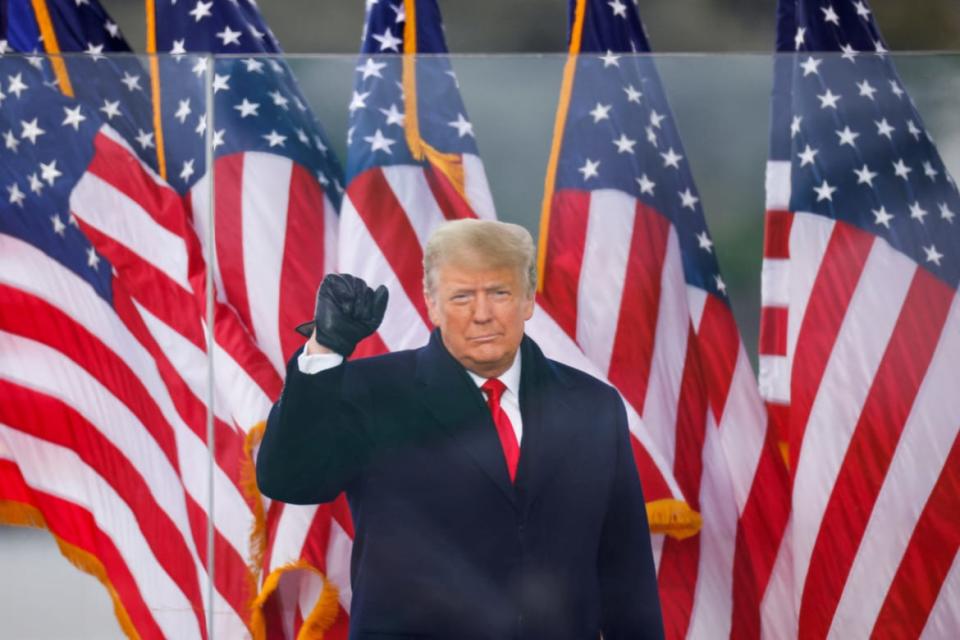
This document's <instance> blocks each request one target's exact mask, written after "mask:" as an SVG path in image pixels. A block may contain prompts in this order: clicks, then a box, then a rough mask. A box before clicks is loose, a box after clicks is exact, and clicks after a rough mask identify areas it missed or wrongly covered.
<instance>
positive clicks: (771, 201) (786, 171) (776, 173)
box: [766, 160, 790, 211]
mask: <svg viewBox="0 0 960 640" xmlns="http://www.w3.org/2000/svg"><path fill="white" fill-rule="evenodd" d="M766 187H767V188H766V194H767V199H766V205H767V211H778V210H779V211H786V210H787V209H789V208H790V161H789V160H768V161H767V175H766Z"/></svg>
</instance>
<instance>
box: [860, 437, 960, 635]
mask: <svg viewBox="0 0 960 640" xmlns="http://www.w3.org/2000/svg"><path fill="white" fill-rule="evenodd" d="M939 426H945V425H938V427H939ZM958 513H960V433H958V434H957V437H956V438H954V440H953V446H952V447H950V453H949V454H948V455H947V459H946V462H945V463H944V465H943V470H942V471H941V472H940V477H939V478H938V479H937V483H936V484H935V485H934V486H933V491H931V492H930V497H929V498H928V499H927V504H926V505H925V506H924V508H923V511H922V512H921V514H920V519H919V520H918V521H917V526H916V527H915V528H914V530H913V534H912V535H911V536H910V542H909V544H908V545H907V550H906V551H905V552H904V554H903V558H902V559H901V560H900V566H899V567H898V568H897V573H896V575H894V577H893V582H892V583H891V584H890V589H889V590H888V591H887V596H886V599H885V600H884V602H883V607H882V608H881V609H880V614H879V615H878V616H877V620H876V624H874V627H873V632H872V633H871V634H870V635H871V637H875V638H919V637H920V634H921V632H922V631H923V628H924V625H925V624H926V622H927V618H928V617H929V616H930V611H931V610H932V609H933V605H934V603H936V601H937V598H938V597H949V596H948V595H946V594H944V595H943V596H941V593H940V591H941V587H942V586H943V581H944V580H945V579H946V577H947V573H948V572H949V571H950V567H951V565H952V564H953V561H954V558H955V556H956V555H957V549H958V547H960V527H958V526H957V514H958Z"/></svg>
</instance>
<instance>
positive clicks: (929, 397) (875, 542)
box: [830, 296, 960, 638]
mask: <svg viewBox="0 0 960 640" xmlns="http://www.w3.org/2000/svg"><path fill="white" fill-rule="evenodd" d="M957 362H960V297H957V296H954V298H953V303H952V304H951V307H950V312H949V314H948V315H947V320H946V322H945V323H944V326H943V331H942V332H941V334H940V340H939V344H938V345H937V349H936V351H934V352H933V359H932V360H931V362H930V366H929V367H928V368H927V372H926V375H925V376H924V380H923V383H922V384H921V385H920V388H919V389H918V391H917V396H916V399H915V400H914V403H913V407H912V408H911V410H910V416H909V417H908V418H907V422H906V424H905V425H904V428H903V433H902V434H901V436H900V441H899V442H898V443H897V449H896V451H895V452H894V455H893V458H892V460H891V461H890V467H889V469H887V473H886V475H885V476H884V480H883V486H882V487H881V489H880V493H879V494H878V495H877V501H876V503H875V504H874V507H873V511H872V512H871V514H870V520H869V521H868V523H867V528H866V530H865V531H864V534H863V541H862V542H861V544H860V548H859V549H858V550H857V555H856V557H855V558H854V561H853V565H852V566H851V568H850V575H849V576H848V578H847V582H846V584H845V585H844V591H843V595H842V596H841V598H840V602H839V604H838V606H837V611H836V613H835V614H834V617H833V622H832V625H831V627H830V635H831V636H833V637H836V638H851V637H856V636H860V637H867V636H869V635H870V632H871V631H872V630H873V624H874V621H875V620H876V618H877V616H878V615H879V613H880V608H881V607H882V606H883V602H884V598H885V597H886V595H887V590H888V588H889V587H890V583H891V581H892V580H893V577H894V575H895V574H896V571H897V567H898V566H899V564H900V559H901V558H902V557H903V552H904V551H905V550H906V548H907V543H908V542H909V541H910V536H911V534H912V533H913V530H914V527H915V526H916V524H917V520H918V519H919V517H920V512H921V511H922V510H923V507H924V505H925V504H926V503H927V498H928V497H929V496H930V492H931V490H932V489H933V487H934V484H935V483H936V482H937V480H938V478H939V477H940V473H941V471H942V470H943V466H944V463H945V462H946V459H947V454H948V453H949V452H950V449H951V447H952V445H953V441H954V439H955V438H956V435H957V428H958V426H960V394H958V393H956V370H957Z"/></svg>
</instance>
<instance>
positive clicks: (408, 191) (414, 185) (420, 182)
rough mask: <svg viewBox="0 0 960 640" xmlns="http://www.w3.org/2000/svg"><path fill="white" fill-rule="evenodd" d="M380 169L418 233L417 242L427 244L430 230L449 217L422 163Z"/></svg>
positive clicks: (421, 244)
mask: <svg viewBox="0 0 960 640" xmlns="http://www.w3.org/2000/svg"><path fill="white" fill-rule="evenodd" d="M380 171H381V172H383V178H384V179H385V180H386V181H387V184H389V185H390V189H391V191H393V195H394V196H395V197H396V199H397V202H399V203H400V206H401V207H402V208H403V212H404V214H406V216H407V221H408V222H410V226H411V227H413V231H414V233H416V234H417V241H418V242H419V243H420V246H421V247H423V246H425V245H426V244H427V239H428V238H429V237H430V232H431V231H433V230H434V229H436V228H437V227H438V226H440V224H441V223H443V222H444V220H446V218H445V217H444V216H443V211H441V210H440V207H439V205H437V201H436V200H435V199H434V197H433V192H432V191H431V190H430V184H429V183H428V182H427V178H426V176H425V175H424V174H423V168H421V167H420V166H419V165H397V166H387V167H381V168H380Z"/></svg>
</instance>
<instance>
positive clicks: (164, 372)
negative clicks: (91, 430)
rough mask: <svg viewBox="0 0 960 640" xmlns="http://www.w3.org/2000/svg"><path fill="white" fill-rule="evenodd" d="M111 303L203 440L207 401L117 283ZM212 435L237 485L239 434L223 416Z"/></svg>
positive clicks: (222, 465) (222, 464)
mask: <svg viewBox="0 0 960 640" xmlns="http://www.w3.org/2000/svg"><path fill="white" fill-rule="evenodd" d="M113 307H114V310H115V311H116V312H117V315H118V316H119V318H120V320H121V321H122V322H123V324H124V325H125V326H126V327H127V329H129V331H130V332H131V333H132V334H133V336H134V338H136V339H137V341H138V342H139V343H140V344H141V345H143V347H144V348H145V349H146V350H147V352H148V353H149V354H150V355H151V356H152V357H153V360H154V362H155V363H156V366H157V371H158V372H159V374H160V377H161V379H162V380H163V383H164V385H165V386H166V388H167V390H168V391H169V393H170V398H171V400H172V401H173V405H174V407H175V408H176V410H177V413H178V414H179V415H180V416H181V418H182V419H183V421H184V423H186V425H187V426H188V427H189V428H190V430H191V431H193V432H194V433H195V434H196V435H197V437H198V438H200V439H201V440H203V441H204V442H206V439H207V428H206V420H207V407H206V405H205V404H204V403H203V401H202V400H200V399H199V398H198V397H197V396H195V395H194V393H193V391H192V390H191V389H190V388H189V387H188V386H187V384H186V382H184V381H183V379H182V378H181V377H180V373H179V372H178V371H177V369H176V367H174V366H173V364H171V363H170V361H169V360H168V359H167V355H166V354H165V353H164V352H163V350H162V349H160V346H159V345H158V344H157V343H156V341H155V340H154V339H153V336H152V335H151V334H150V332H149V331H148V330H147V327H146V326H145V325H144V324H143V320H142V319H141V317H140V314H139V311H137V309H136V307H134V305H133V301H132V300H131V299H130V298H129V296H127V295H126V293H125V292H124V291H123V290H122V289H121V288H120V287H119V286H116V285H115V286H114V292H113ZM47 341H48V342H49V339H47ZM214 437H215V439H216V450H215V452H214V458H215V459H216V460H217V464H218V466H219V467H220V468H221V469H222V470H223V472H224V473H225V474H226V475H227V477H229V478H230V479H231V481H232V482H233V483H234V484H236V485H237V486H240V468H239V467H240V465H239V464H238V463H237V461H238V460H240V459H242V452H243V440H242V436H241V435H240V434H239V433H238V432H237V431H236V430H235V429H233V428H232V427H230V425H228V424H226V423H224V422H223V421H222V420H219V419H215V420H214Z"/></svg>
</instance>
